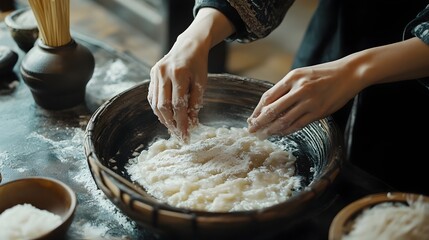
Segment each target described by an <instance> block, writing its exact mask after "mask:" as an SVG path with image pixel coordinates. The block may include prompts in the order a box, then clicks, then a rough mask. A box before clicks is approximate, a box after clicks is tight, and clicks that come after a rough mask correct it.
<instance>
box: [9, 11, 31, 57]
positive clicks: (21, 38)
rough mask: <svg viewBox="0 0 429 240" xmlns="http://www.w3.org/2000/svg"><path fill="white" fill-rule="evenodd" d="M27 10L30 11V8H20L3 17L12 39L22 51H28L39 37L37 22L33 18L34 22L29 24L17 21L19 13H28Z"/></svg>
mask: <svg viewBox="0 0 429 240" xmlns="http://www.w3.org/2000/svg"><path fill="white" fill-rule="evenodd" d="M29 11H30V12H31V9H30V8H21V9H18V10H15V11H13V12H12V13H10V14H9V15H7V16H6V18H5V19H4V22H5V24H6V26H7V27H8V29H9V31H10V35H11V36H12V38H13V40H14V41H15V42H16V44H17V45H18V47H19V48H20V49H21V50H22V51H24V52H28V51H30V49H31V48H33V47H34V43H35V42H36V40H37V39H38V37H39V29H38V28H37V22H36V20H35V19H34V23H32V24H30V25H28V23H27V24H22V23H19V21H17V18H18V17H19V16H20V15H22V14H28V12H29Z"/></svg>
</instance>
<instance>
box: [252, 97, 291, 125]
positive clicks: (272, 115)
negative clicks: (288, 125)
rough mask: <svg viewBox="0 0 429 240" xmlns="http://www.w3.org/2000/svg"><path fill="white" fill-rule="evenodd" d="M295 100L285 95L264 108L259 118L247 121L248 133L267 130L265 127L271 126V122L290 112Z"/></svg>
mask: <svg viewBox="0 0 429 240" xmlns="http://www.w3.org/2000/svg"><path fill="white" fill-rule="evenodd" d="M296 98H297V97H296V96H295V95H294V94H286V95H283V96H282V97H281V98H279V99H278V100H277V101H275V102H273V103H271V104H269V105H267V106H264V107H263V108H262V109H261V113H260V114H259V116H257V117H256V118H250V119H249V120H248V123H249V125H248V128H249V132H256V131H258V130H259V129H261V128H267V125H269V124H271V122H273V121H275V120H276V119H277V118H279V117H280V116H283V115H284V114H285V112H287V111H290V108H291V107H292V106H294V105H295V104H296V103H297V99H296Z"/></svg>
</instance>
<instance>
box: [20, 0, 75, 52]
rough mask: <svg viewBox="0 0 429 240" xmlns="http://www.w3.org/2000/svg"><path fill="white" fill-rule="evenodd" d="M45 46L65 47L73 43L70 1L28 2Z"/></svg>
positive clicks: (34, 0) (38, 0) (43, 0)
mask: <svg viewBox="0 0 429 240" xmlns="http://www.w3.org/2000/svg"><path fill="white" fill-rule="evenodd" d="M28 2H29V3H30V7H31V9H32V10H33V13H34V16H35V17H36V20H37V25H38V28H39V33H40V37H41V39H42V41H43V43H44V44H45V45H48V46H51V47H58V46H63V45H65V44H67V43H69V42H70V41H71V35H70V0H28Z"/></svg>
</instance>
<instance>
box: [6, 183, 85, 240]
mask: <svg viewBox="0 0 429 240" xmlns="http://www.w3.org/2000/svg"><path fill="white" fill-rule="evenodd" d="M24 203H28V204H31V205H33V206H34V207H36V208H38V209H42V210H47V211H49V212H52V213H54V214H57V215H59V216H61V220H62V223H61V224H60V225H59V226H57V227H56V228H55V229H53V230H52V231H50V232H47V233H45V234H44V235H42V236H40V237H39V238H37V239H38V240H47V239H63V238H64V235H65V234H66V232H67V230H68V229H69V227H70V225H71V223H72V221H73V217H74V212H75V209H76V205H77V200H76V195H75V193H74V192H73V190H72V189H71V188H70V187H69V186H67V185H66V184H64V183H63V182H61V181H59V180H56V179H53V178H47V177H28V178H21V179H17V180H14V181H10V182H7V183H4V184H2V185H0V214H1V213H2V212H3V211H5V210H6V209H8V208H11V207H13V206H15V205H18V204H24Z"/></svg>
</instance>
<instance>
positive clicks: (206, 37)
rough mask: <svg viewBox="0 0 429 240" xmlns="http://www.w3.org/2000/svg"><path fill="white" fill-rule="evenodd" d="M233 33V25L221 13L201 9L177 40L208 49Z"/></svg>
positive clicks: (212, 9) (209, 9)
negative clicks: (189, 41)
mask: <svg viewBox="0 0 429 240" xmlns="http://www.w3.org/2000/svg"><path fill="white" fill-rule="evenodd" d="M234 32H235V29H234V25H233V24H232V23H231V22H230V21H229V20H228V18H227V17H226V16H225V15H223V14H222V13H221V12H219V11H218V10H216V9H214V8H202V9H200V10H199V11H198V13H197V15H196V16H195V18H194V20H193V22H192V23H191V25H189V27H188V28H187V29H186V30H185V31H184V32H183V33H182V34H180V35H179V36H178V40H180V39H184V38H187V39H189V40H192V41H195V42H196V43H198V44H199V45H201V46H203V47H206V48H207V49H210V48H212V47H213V46H215V45H216V44H218V43H220V42H221V41H223V40H224V39H225V38H227V37H228V36H230V35H231V34H233V33H234Z"/></svg>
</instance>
